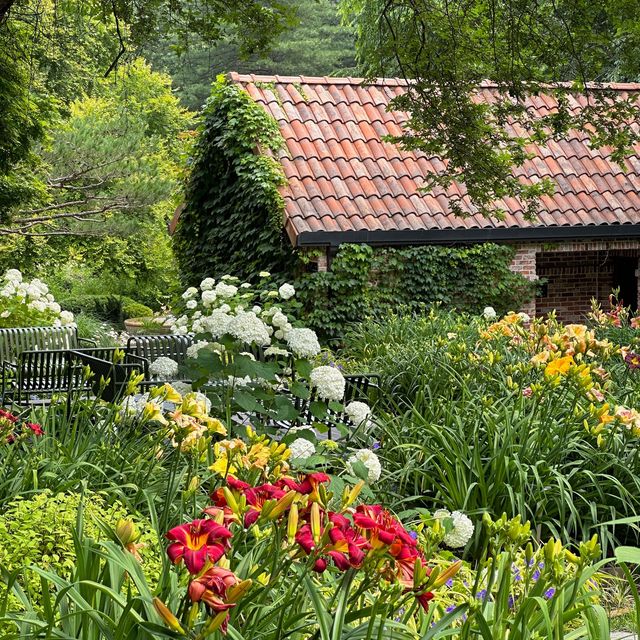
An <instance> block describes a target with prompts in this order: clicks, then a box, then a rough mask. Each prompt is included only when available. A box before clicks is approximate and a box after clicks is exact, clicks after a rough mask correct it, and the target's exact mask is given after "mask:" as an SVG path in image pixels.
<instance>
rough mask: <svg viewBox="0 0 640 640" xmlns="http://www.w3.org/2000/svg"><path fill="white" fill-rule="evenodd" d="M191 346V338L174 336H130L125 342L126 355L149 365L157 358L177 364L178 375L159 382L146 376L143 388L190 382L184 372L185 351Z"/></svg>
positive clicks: (189, 335)
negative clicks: (137, 358)
mask: <svg viewBox="0 0 640 640" xmlns="http://www.w3.org/2000/svg"><path fill="white" fill-rule="evenodd" d="M192 344H193V336H192V335H191V334H187V335H175V334H157V335H148V336H131V337H130V338H129V340H127V349H126V351H127V353H130V354H133V355H136V356H138V357H140V358H144V359H145V360H146V361H147V362H148V363H149V364H150V363H152V362H153V361H154V360H157V359H158V358H163V357H164V358H171V359H172V360H175V361H176V362H177V363H178V373H177V374H176V376H175V377H174V378H173V379H171V380H161V379H160V378H158V377H157V376H152V375H149V372H148V368H147V371H146V373H147V375H145V381H144V382H143V384H142V386H143V387H150V386H154V385H160V384H164V383H165V382H169V383H171V382H190V379H189V378H188V376H187V374H186V373H185V370H184V365H185V362H186V360H187V349H188V348H189V347H190V346H191V345H192Z"/></svg>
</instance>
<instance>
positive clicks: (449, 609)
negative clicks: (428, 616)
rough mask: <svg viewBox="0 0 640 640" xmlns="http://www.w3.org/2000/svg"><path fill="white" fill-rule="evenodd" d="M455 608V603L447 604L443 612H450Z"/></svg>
mask: <svg viewBox="0 0 640 640" xmlns="http://www.w3.org/2000/svg"><path fill="white" fill-rule="evenodd" d="M455 608H456V605H455V604H452V605H449V606H448V607H447V608H446V609H445V610H444V612H445V613H451V612H452V611H453V610H454V609H455Z"/></svg>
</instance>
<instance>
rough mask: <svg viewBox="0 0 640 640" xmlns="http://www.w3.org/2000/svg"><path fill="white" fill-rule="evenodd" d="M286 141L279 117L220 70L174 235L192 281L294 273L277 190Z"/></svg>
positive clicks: (184, 270) (186, 275) (182, 268)
mask: <svg viewBox="0 0 640 640" xmlns="http://www.w3.org/2000/svg"><path fill="white" fill-rule="evenodd" d="M283 144H284V141H283V140H282V136H281V135H280V130H279V129H278V124H277V122H276V121H275V120H274V119H273V118H272V117H271V116H269V115H268V114H267V113H266V111H264V109H262V108H261V107H260V106H259V105H258V104H256V103H255V102H254V101H253V100H252V99H251V98H250V96H249V94H248V93H246V91H243V90H242V89H241V88H240V87H239V86H238V85H236V84H234V83H232V82H229V81H228V80H227V79H226V78H225V76H219V77H218V78H217V80H216V82H215V83H214V84H213V86H212V89H211V96H210V98H209V99H208V101H207V103H206V105H205V108H204V112H203V121H202V125H201V127H200V131H199V135H198V142H197V143H196V151H195V157H194V162H193V165H192V167H191V173H190V177H189V181H188V184H187V186H186V197H185V207H184V209H183V211H182V213H181V215H180V220H179V222H178V226H177V229H176V234H175V236H174V241H175V245H174V247H175V252H176V257H177V260H178V264H179V266H180V271H181V274H182V278H183V280H184V282H185V284H197V283H199V282H200V280H202V278H204V277H206V276H213V277H220V276H221V275H224V274H226V273H229V274H232V275H236V276H239V277H243V278H249V277H250V276H251V275H252V274H255V273H257V272H259V271H262V270H265V269H266V270H268V271H271V272H273V273H283V274H289V273H291V271H292V269H293V266H294V264H295V263H296V257H295V253H294V251H293V249H292V247H291V244H290V242H289V240H288V239H287V238H286V237H285V233H284V230H283V211H284V203H283V200H282V196H281V195H280V193H279V191H278V188H279V187H280V186H281V185H282V184H283V181H284V175H283V172H282V167H281V166H280V163H279V162H278V161H277V160H276V159H275V157H274V156H277V153H278V151H279V150H280V149H281V148H282V146H283Z"/></svg>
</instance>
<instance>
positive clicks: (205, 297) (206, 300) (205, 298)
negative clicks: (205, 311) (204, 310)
mask: <svg viewBox="0 0 640 640" xmlns="http://www.w3.org/2000/svg"><path fill="white" fill-rule="evenodd" d="M217 297H218V296H217V294H216V292H215V291H211V290H210V289H206V290H205V291H203V292H202V304H203V305H204V306H205V307H210V306H211V305H212V304H213V303H214V302H215V301H216V298H217Z"/></svg>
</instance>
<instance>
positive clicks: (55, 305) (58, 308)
mask: <svg viewBox="0 0 640 640" xmlns="http://www.w3.org/2000/svg"><path fill="white" fill-rule="evenodd" d="M49 309H51V311H53V313H57V314H59V313H60V312H61V311H62V307H61V306H60V305H59V304H58V303H57V302H49Z"/></svg>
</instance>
